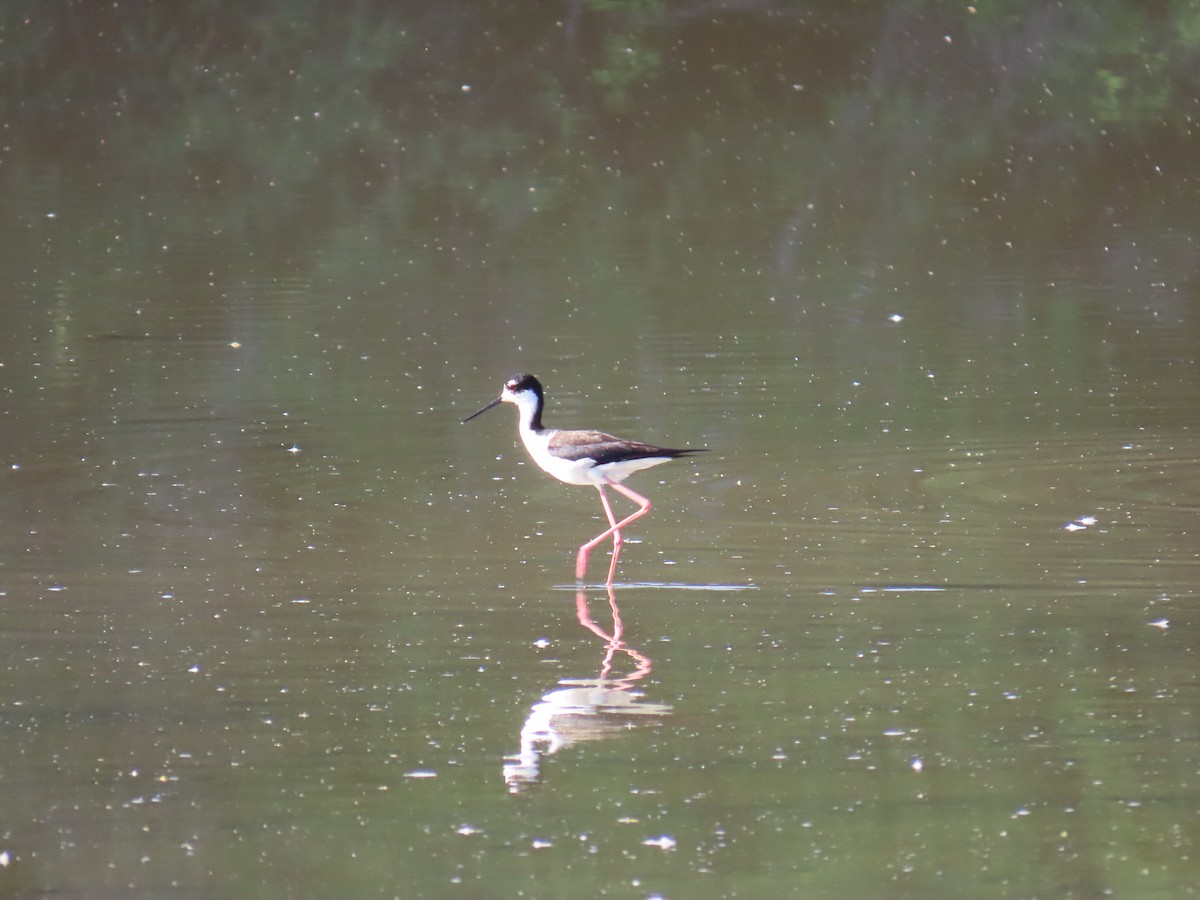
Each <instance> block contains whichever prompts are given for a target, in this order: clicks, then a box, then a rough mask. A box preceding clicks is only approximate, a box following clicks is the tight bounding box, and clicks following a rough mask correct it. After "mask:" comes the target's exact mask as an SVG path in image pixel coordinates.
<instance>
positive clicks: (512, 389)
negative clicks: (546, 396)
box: [504, 372, 543, 400]
mask: <svg viewBox="0 0 1200 900" xmlns="http://www.w3.org/2000/svg"><path fill="white" fill-rule="evenodd" d="M504 390H505V391H506V392H508V393H510V394H522V393H524V392H525V391H532V392H533V393H534V394H535V395H536V396H537V398H538V400H541V399H542V397H543V395H542V383H541V382H540V381H538V380H537V379H536V378H534V377H533V376H532V375H526V374H525V373H524V372H518V373H517V374H516V375H514V376H513V377H512V378H510V379H508V381H507V382H505V384H504Z"/></svg>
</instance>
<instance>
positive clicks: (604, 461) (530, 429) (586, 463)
mask: <svg viewBox="0 0 1200 900" xmlns="http://www.w3.org/2000/svg"><path fill="white" fill-rule="evenodd" d="M501 403H512V404H513V405H515V406H516V407H517V412H518V414H519V416H520V419H519V424H518V428H519V430H520V433H521V442H522V443H523V444H524V445H525V449H526V450H528V451H529V455H530V456H532V457H533V461H534V462H535V463H537V464H538V466H539V467H540V468H541V469H542V470H543V471H545V472H548V473H549V474H551V475H553V476H554V477H555V478H557V479H558V480H559V481H564V482H566V483H567V484H590V485H594V486H595V488H596V490H598V491H599V492H600V503H601V504H603V506H604V515H605V516H606V517H607V518H608V525H609V527H608V528H607V529H606V530H605V531H603V532H601V533H600V534H598V535H596V537H594V538H592V539H591V540H590V541H588V542H587V543H586V544H584V545H583V546H582V547H580V548H579V555H578V556H577V557H576V560H575V578H576V580H577V581H582V580H583V576H584V574H585V573H586V572H587V562H588V554H589V553H591V552H592V548H593V547H595V546H596V545H597V544H599V543H600V542H601V541H603V540H604V539H605V538H606V537H608V536H609V535H612V541H613V555H612V565H610V566H609V569H608V581H606V582H605V584H612V580H613V575H614V573H615V572H616V571H617V556H618V555H619V554H620V552H621V542H622V538H621V529H622V528H624V527H625V526H626V525H628V524H629V523H630V522H632V521H633V520H634V519H639V518H641V517H642V516H644V515H645V514H646V513H648V512H649V511H650V501H649V500H648V499H646V498H645V497H643V496H642V495H641V494H639V493H638V492H637V491H635V490H632V489H630V488H627V487H625V485H623V484H621V482H622V481H624V480H625V479H626V478H628V477H629V476H630V475H632V474H633V473H634V472H637V471H638V470H639V469H648V468H650V467H651V466H657V465H659V464H660V463H665V462H668V461H669V460H672V459H678V458H679V457H681V456H686V455H687V454H689V453H702V452H704V448H700V449H691V450H671V449H668V448H666V447H655V446H654V445H652V444H643V443H642V442H641V441H630V440H626V439H624V438H619V437H613V436H612V435H611V434H605V433H604V432H602V431H567V430H562V429H558V428H546V427H545V426H543V425H542V410H543V409H544V408H545V405H546V399H545V395H544V393H543V392H542V385H541V382H539V381H538V380H537V379H536V378H534V377H533V376H532V375H514V376H513V377H512V378H510V379H509V380H508V381H507V382H506V383H505V385H504V388H503V389H502V390H501V391H500V396H499V397H497V398H496V399H495V400H493V401H492V402H491V403H489V404H488V405H487V406H485V407H484V408H483V409H481V410H479V412H476V413H472V414H471V415H469V416H467V417H466V418H465V419H463V423H464V424H466V423H467V422H470V421H471V420H472V419H474V418H475V417H476V416H479V415H482V414H483V413H485V412H487V411H488V410H489V409H491V408H492V407H493V406H498V405H500V404H501ZM606 487H611V488H612V489H613V490H615V491H617V492H618V493H621V494H624V495H625V496H626V497H628V498H629V499H630V500H632V501H633V502H634V503H636V504H637V505H638V509H637V510H636V511H635V512H633V513H631V514H630V515H628V516H626V517H625V518H624V519H622V520H621V521H619V522H618V521H617V519H616V516H614V515H613V511H612V507H611V506H610V505H609V503H608V495H607V494H606V493H605V491H604V489H605V488H606Z"/></svg>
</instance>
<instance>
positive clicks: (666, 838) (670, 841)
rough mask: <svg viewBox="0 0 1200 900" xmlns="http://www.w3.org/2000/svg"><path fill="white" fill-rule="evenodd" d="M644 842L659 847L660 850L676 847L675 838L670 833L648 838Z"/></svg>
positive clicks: (648, 845) (649, 845)
mask: <svg viewBox="0 0 1200 900" xmlns="http://www.w3.org/2000/svg"><path fill="white" fill-rule="evenodd" d="M642 843H643V844H645V845H646V846H647V847H657V848H658V849H660V850H674V849H675V838H673V837H671V836H670V835H669V834H660V835H659V836H658V837H652V838H646V839H645V840H644V841H642Z"/></svg>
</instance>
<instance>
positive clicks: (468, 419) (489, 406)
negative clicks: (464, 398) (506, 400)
mask: <svg viewBox="0 0 1200 900" xmlns="http://www.w3.org/2000/svg"><path fill="white" fill-rule="evenodd" d="M499 405H500V398H499V397H497V398H496V399H495V400H493V401H492V402H491V403H489V404H488V405H487V406H485V407H484V408H483V409H481V410H480V411H479V412H475V413H471V414H470V415H469V416H467V417H466V418H465V419H463V420H462V424H463V425H466V424H467V423H468V422H470V421H471V420H472V419H473V418H475V417H476V416H482V415H483V414H484V413H485V412H487V411H488V410H489V409H491V408H492V407H493V406H499Z"/></svg>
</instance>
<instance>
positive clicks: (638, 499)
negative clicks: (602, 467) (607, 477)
mask: <svg viewBox="0 0 1200 900" xmlns="http://www.w3.org/2000/svg"><path fill="white" fill-rule="evenodd" d="M609 486H610V487H612V489H613V490H615V491H617V492H619V493H621V494H624V495H625V496H626V497H628V498H629V499H630V500H632V501H633V502H634V503H636V504H637V505H638V509H637V510H636V511H635V512H633V513H630V514H629V515H628V516H626V517H625V518H624V519H622V520H621V521H620V522H618V521H617V520H616V516H614V515H613V511H612V507H611V506H609V504H608V496H607V495H606V494H605V493H604V485H602V484H598V485H596V488H597V490H599V491H600V502H601V503H602V504H604V514H605V515H606V516H607V517H608V524H609V528H608V530H607V531H604V532H601V533H600V534H598V535H596V536H595V537H594V538H592V539H591V540H590V541H588V542H587V543H586V544H584V545H583V546H582V547H580V548H579V556H578V557H577V558H576V560H575V579H576V580H577V581H582V580H583V576H584V575H585V574H586V573H587V562H588V554H590V553H591V552H592V548H593V547H595V546H596V545H597V544H599V543H600V542H601V541H603V540H604V539H605V538H606V537H608V536H609V535H610V534H611V535H612V536H613V560H612V565H610V566H609V567H608V581H606V582H605V584H612V582H613V576H614V575H615V574H616V571H617V556H618V555H619V554H620V552H621V543H622V540H621V529H622V528H624V527H625V526H626V525H628V524H629V523H630V522H632V521H633V520H634V519H640V518H641V517H642V516H644V515H645V514H646V513H648V512H650V501H649V500H648V499H647V498H645V497H643V496H642V495H641V494H639V493H638V492H637V491H635V490H631V489H630V488H627V487H625V485H623V484H617V483H616V482H609Z"/></svg>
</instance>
